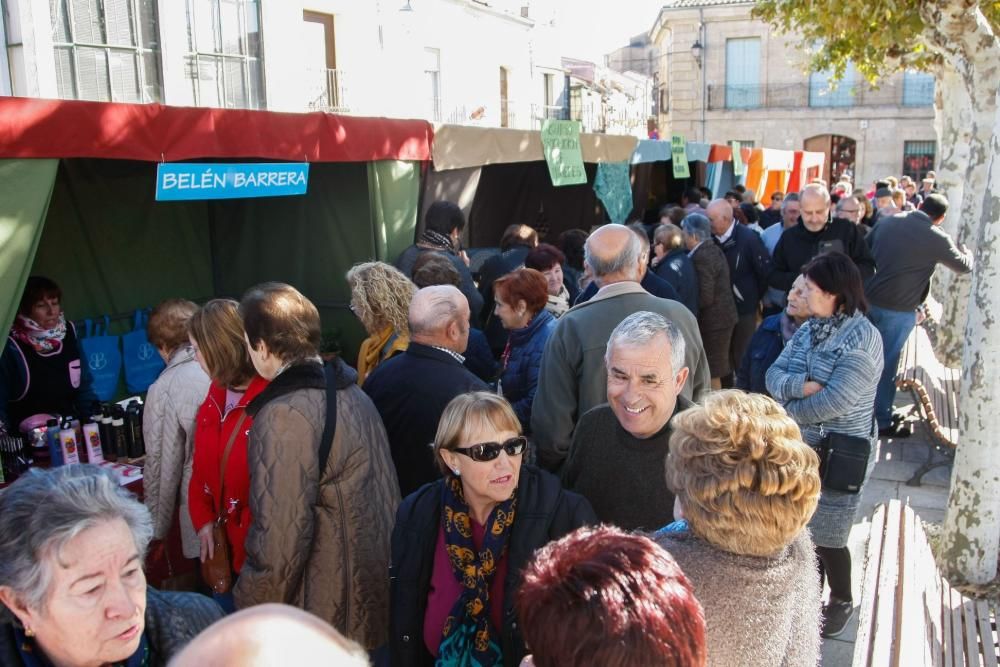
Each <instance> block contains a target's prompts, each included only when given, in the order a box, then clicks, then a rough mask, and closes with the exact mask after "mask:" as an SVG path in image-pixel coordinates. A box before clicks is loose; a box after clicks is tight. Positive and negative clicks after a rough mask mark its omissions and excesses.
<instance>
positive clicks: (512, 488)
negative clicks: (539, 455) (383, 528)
mask: <svg viewBox="0 0 1000 667" xmlns="http://www.w3.org/2000/svg"><path fill="white" fill-rule="evenodd" d="M526 447H527V440H526V439H525V438H524V436H522V435H521V425H520V422H519V421H518V419H517V416H516V415H515V414H514V411H513V410H512V409H511V407H510V404H509V403H507V401H505V400H504V399H503V398H501V397H499V396H497V395H495V394H491V393H487V392H474V393H469V394H463V395H461V396H458V397H456V398H455V399H453V400H452V401H451V403H449V404H448V407H447V408H445V411H444V413H443V414H442V415H441V421H440V422H439V424H438V431H437V436H436V438H435V441H434V454H435V460H436V462H437V464H438V467H439V468H440V469H441V472H442V473H443V474H444V477H443V478H441V479H439V480H437V481H436V482H432V483H430V484H426V485H424V486H423V487H422V488H420V489H419V490H418V491H416V492H415V493H413V494H411V495H410V496H408V497H407V498H406V499H405V500H404V501H403V504H402V505H401V506H400V508H399V511H398V512H397V514H396V527H395V529H394V530H393V533H392V559H391V563H392V564H391V565H390V568H389V577H390V638H389V647H390V652H391V655H392V661H391V664H393V665H396V666H402V667H409V666H411V665H434V664H439V665H460V664H461V665H484V666H485V665H490V666H492V665H501V664H502V665H509V666H515V665H517V664H518V663H519V662H520V660H521V658H523V657H524V655H525V652H526V651H525V646H524V641H523V639H522V638H521V632H520V629H519V628H518V623H517V618H516V617H515V614H514V591H515V588H516V586H517V583H518V581H519V580H520V572H521V570H522V569H523V568H524V566H525V565H526V564H527V562H528V561H529V560H530V559H531V557H532V555H533V554H534V552H535V550H536V549H538V548H540V547H542V546H544V545H546V544H548V543H549V542H550V541H552V540H555V539H558V538H559V537H561V536H563V535H565V534H567V533H570V532H572V531H573V530H575V529H576V528H579V527H580V526H583V525H589V524H594V523H596V522H597V518H596V516H594V511H593V509H591V507H590V504H589V503H588V502H587V501H586V500H585V499H584V498H583V497H581V496H579V495H577V494H575V493H571V492H569V491H565V490H563V489H562V487H561V486H560V484H559V480H558V479H556V478H555V477H554V476H552V475H550V474H548V473H546V472H544V471H542V470H539V469H538V468H535V467H534V466H530V465H526V464H523V463H522V458H523V454H524V451H525V448H526Z"/></svg>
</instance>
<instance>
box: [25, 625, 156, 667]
mask: <svg viewBox="0 0 1000 667" xmlns="http://www.w3.org/2000/svg"><path fill="white" fill-rule="evenodd" d="M14 641H16V642H17V652H18V653H20V655H21V662H22V664H23V665H24V667H52V661H51V660H49V659H48V657H47V656H46V655H45V653H43V652H42V649H41V648H40V647H39V646H38V642H36V641H35V640H34V638H32V637H28V636H27V635H26V634H24V628H22V627H21V626H20V625H17V624H15V625H14ZM148 664H149V642H147V641H146V633H145V632H143V633H142V637H141V638H140V640H139V647H138V648H137V649H136V650H135V653H133V654H132V655H131V656H130V657H128V658H126V659H125V660H122V661H120V662H115V663H112V667H146V666H147V665H148Z"/></svg>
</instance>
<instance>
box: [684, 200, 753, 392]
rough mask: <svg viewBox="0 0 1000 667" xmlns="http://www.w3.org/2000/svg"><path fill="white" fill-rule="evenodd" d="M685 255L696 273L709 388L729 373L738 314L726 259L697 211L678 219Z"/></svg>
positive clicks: (707, 223)
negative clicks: (731, 342) (731, 347)
mask: <svg viewBox="0 0 1000 667" xmlns="http://www.w3.org/2000/svg"><path fill="white" fill-rule="evenodd" d="M681 229H683V230H684V242H685V244H687V248H688V257H690V258H691V263H692V264H694V272H695V274H696V275H697V276H698V315H697V317H698V329H699V330H700V331H701V342H702V345H704V346H705V356H707V357H708V370H709V372H710V373H711V375H712V389H719V388H720V387H721V386H722V378H724V377H726V376H727V375H729V374H730V373H731V372H732V370H733V369H732V368H731V366H730V363H729V343H730V341H731V339H732V337H733V329H734V328H735V327H736V323H737V321H739V319H740V316H739V313H738V312H737V311H736V300H735V299H734V298H733V286H732V281H731V280H730V277H729V262H727V261H726V255H725V254H724V253H723V252H722V249H721V248H720V247H719V246H718V245H716V243H715V242H714V241H713V240H712V226H711V223H710V222H709V220H708V218H706V217H705V216H703V215H701V214H700V213H691V214H690V215H688V216H687V217H685V218H684V220H683V221H682V222H681Z"/></svg>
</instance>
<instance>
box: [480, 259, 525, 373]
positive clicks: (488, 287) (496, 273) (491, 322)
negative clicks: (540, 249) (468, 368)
mask: <svg viewBox="0 0 1000 667" xmlns="http://www.w3.org/2000/svg"><path fill="white" fill-rule="evenodd" d="M529 252H531V248H529V247H528V246H525V245H520V244H518V245H515V246H512V247H511V248H510V249H508V250H506V251H504V252H502V253H500V254H499V255H493V256H492V257H490V258H489V259H488V260H486V261H485V262H483V267H482V269H480V270H479V293H480V294H481V295H482V297H483V310H482V312H481V313H479V321H480V322H483V323H484V325H483V332H484V333H485V334H486V340H488V341H489V342H490V349H491V350H493V354H494V355H495V356H500V353H501V352H503V347H504V344H505V343H506V342H507V331H506V330H505V329H504V328H503V324H502V323H501V322H500V318H499V317H497V316H496V315H494V314H493V309H494V308H495V307H496V303H497V302H496V299H495V298H494V296H493V283H495V282H496V281H497V278H500V277H502V276H505V275H507V274H508V273H510V272H511V271H513V270H514V269H517V268H520V267H522V266H524V258H525V257H527V256H528V253H529Z"/></svg>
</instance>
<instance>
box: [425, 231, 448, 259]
mask: <svg viewBox="0 0 1000 667" xmlns="http://www.w3.org/2000/svg"><path fill="white" fill-rule="evenodd" d="M420 242H421V243H423V244H424V245H428V246H431V247H433V248H437V249H438V250H445V251H447V252H450V253H451V254H453V255H454V254H455V246H454V245H452V242H451V238H450V237H447V236H445V235H444V234H439V233H438V232H435V231H433V230H431V229H426V230H424V233H423V234H421V235H420Z"/></svg>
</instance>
